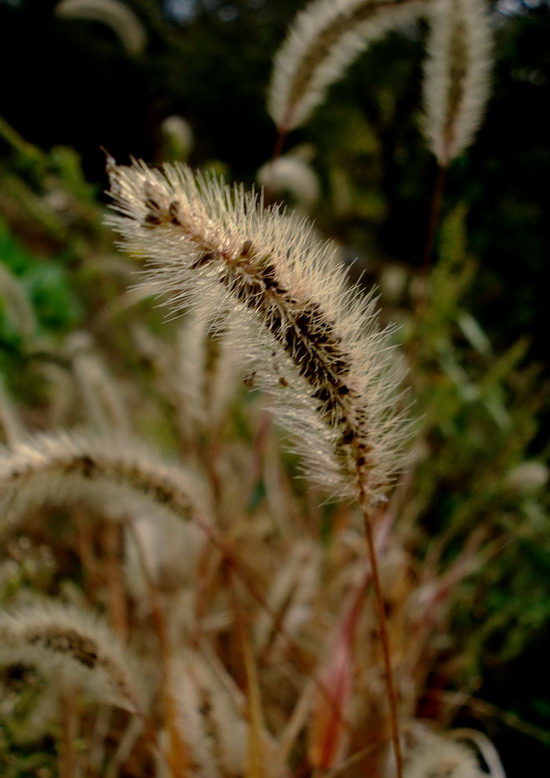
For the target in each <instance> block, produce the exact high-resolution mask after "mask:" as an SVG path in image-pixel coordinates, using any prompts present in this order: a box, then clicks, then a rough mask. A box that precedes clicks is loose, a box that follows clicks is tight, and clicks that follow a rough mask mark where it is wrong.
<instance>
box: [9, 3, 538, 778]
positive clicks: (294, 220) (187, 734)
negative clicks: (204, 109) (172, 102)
mask: <svg viewBox="0 0 550 778" xmlns="http://www.w3.org/2000/svg"><path fill="white" fill-rule="evenodd" d="M61 5H62V6H63V7H64V13H76V12H77V11H78V13H80V12H81V11H82V5H80V6H79V5H78V4H77V3H72V4H71V3H69V2H65V3H62V4H61ZM108 5H109V4H108V3H105V1H104V2H103V3H101V4H99V5H98V8H100V9H101V12H102V14H104V15H105V13H106V9H107V6H108ZM120 5H121V4H120V3H116V4H115V3H113V8H112V9H111V10H112V12H113V14H114V17H113V18H116V19H119V20H120V19H122V18H123V16H122V15H121V13H122V14H123V13H124V12H123V11H121V9H120V8H118V6H120ZM73 6H74V8H73ZM93 6H94V4H93V3H91V2H89V3H88V4H87V8H88V11H87V13H93ZM79 9H80V10H79ZM90 9H92V10H90ZM420 16H422V18H424V19H425V23H427V24H428V26H429V28H430V30H431V33H430V35H431V38H430V42H429V44H428V61H427V64H426V68H425V71H424V76H423V78H424V95H425V98H424V114H425V116H424V127H425V133H426V138H427V141H428V144H429V147H430V149H431V151H432V152H433V153H434V155H435V157H436V159H437V161H438V164H439V167H440V170H441V171H445V170H446V169H447V167H448V166H449V165H450V164H451V163H452V161H453V159H454V158H455V157H457V156H458V155H459V154H461V153H462V152H464V151H465V150H466V149H467V147H468V145H469V144H470V143H471V142H473V139H474V136H475V132H476V130H477V128H478V127H479V125H480V123H481V121H482V117H483V110H484V107H485V104H486V101H487V99H488V96H489V87H488V84H489V73H490V64H491V63H490V48H491V47H490V37H491V33H490V26H491V25H490V19H489V16H488V13H487V11H486V10H485V8H484V6H483V4H482V3H480V2H477V1H476V2H474V0H468V2H465V0H449V1H448V2H447V0H445V2H436V0H432V2H429V0H427V2H414V3H413V2H412V1H411V2H384V3H381V2H375V0H370V2H368V3H367V2H364V1H363V2H358V0H338V1H337V2H331V3H328V2H326V0H316V2H313V3H311V4H310V5H309V6H307V7H306V8H305V9H304V10H303V11H302V12H301V14H300V15H299V16H298V17H297V20H296V22H295V23H294V25H293V27H292V28H291V30H290V31H289V35H288V38H287V41H286V42H285V43H284V44H283V45H282V47H281V50H280V52H279V54H278V55H277V56H276V58H275V65H274V72H273V77H272V82H271V87H270V90H269V106H270V108H269V110H270V112H271V115H272V117H273V118H274V121H275V123H276V125H277V129H278V140H277V142H276V146H275V152H274V156H273V159H272V160H271V161H270V162H268V163H266V165H265V166H264V168H263V173H262V175H263V181H264V184H265V189H266V196H265V199H264V197H263V195H262V194H257V193H254V192H246V191H245V189H244V187H242V186H231V185H227V184H225V183H224V182H223V181H222V180H220V178H219V177H217V176H216V175H215V174H211V173H206V174H202V173H195V172H193V171H192V170H191V169H190V168H189V167H187V166H185V165H183V164H175V165H168V164H167V165H165V166H164V167H162V168H160V169H152V168H148V167H147V166H146V165H145V164H144V163H142V162H134V163H132V165H130V166H119V165H117V164H116V163H115V161H114V160H113V159H112V158H111V157H110V156H108V158H107V172H108V174H109V177H110V187H111V189H110V194H111V197H112V200H113V207H112V212H111V214H110V215H109V216H108V217H107V222H108V223H109V224H110V225H112V226H114V228H115V230H116V231H117V232H118V234H119V235H120V236H121V237H122V245H123V248H124V250H125V251H126V252H127V253H129V254H130V255H131V257H132V259H131V260H127V259H126V258H124V257H123V256H122V255H119V254H115V252H114V250H113V249H112V246H111V243H110V235H109V232H108V231H106V229H105V227H104V226H102V223H101V221H102V218H104V214H103V212H102V209H101V208H100V207H99V206H98V205H97V204H96V200H95V195H94V193H92V192H91V191H90V189H89V187H88V185H87V184H86V182H85V181H84V179H83V177H82V174H81V172H80V169H79V166H78V161H77V160H76V158H75V156H74V155H73V154H72V153H71V152H70V151H69V150H64V149H60V150H55V151H54V152H52V153H51V154H49V155H45V154H43V153H42V152H39V151H38V150H37V149H35V148H34V147H32V146H31V145H30V144H27V143H25V141H24V140H23V139H22V138H20V137H19V136H18V135H17V133H16V132H15V131H14V130H12V129H11V128H10V127H7V126H2V128H1V129H2V133H3V135H4V137H5V139H6V140H7V141H8V142H9V143H10V144H11V145H12V147H13V149H14V150H15V152H16V153H17V154H18V155H19V159H21V160H24V161H25V164H27V165H32V166H34V169H35V170H36V171H37V176H36V178H37V183H35V185H34V190H33V188H32V187H29V188H28V190H27V189H25V185H22V184H21V183H20V182H19V181H18V179H17V178H16V177H15V176H13V178H12V179H10V180H7V182H6V184H5V185H4V190H3V191H4V193H5V194H3V197H4V198H5V201H6V203H7V204H8V206H9V207H8V211H9V213H10V214H11V215H12V216H13V218H14V219H15V220H17V219H19V220H21V222H22V223H23V224H25V223H28V221H29V220H34V223H35V224H39V225H40V229H41V230H42V231H43V232H44V234H55V235H56V238H59V236H60V235H64V234H65V226H66V225H67V224H70V225H71V229H72V232H73V235H74V238H72V240H74V244H73V249H74V254H75V256H77V257H78V261H77V263H76V266H75V267H73V268H72V269H71V273H72V279H73V280H71V281H70V282H68V281H67V277H66V276H65V275H64V274H63V273H60V271H53V270H52V273H53V274H54V275H53V276H52V278H50V279H49V283H47V282H46V281H44V280H43V279H42V281H41V282H40V279H39V283H38V287H37V284H36V281H34V287H33V286H32V278H33V273H35V269H34V265H33V259H32V258H31V257H30V256H29V255H28V254H27V252H26V250H25V249H24V248H23V247H22V246H21V245H20V244H19V243H17V242H16V241H13V239H12V238H11V236H10V235H9V233H8V232H7V231H6V232H5V234H2V235H0V238H1V239H2V240H1V242H0V247H2V249H3V251H4V254H5V256H6V257H8V259H9V260H10V261H9V262H6V269H5V270H3V271H2V274H1V275H0V290H1V294H2V299H3V300H4V304H3V308H2V317H3V318H2V322H1V324H2V327H3V332H4V333H5V339H6V342H7V343H9V346H10V348H9V349H8V350H7V351H6V357H5V359H4V361H3V366H4V369H7V368H10V373H9V374H7V375H6V381H5V385H2V386H0V422H1V427H2V430H3V435H4V445H3V446H2V449H1V450H0V509H1V516H2V532H3V534H4V537H5V540H6V548H7V549H8V556H7V558H6V559H5V560H4V561H3V563H2V567H1V568H0V576H1V577H0V582H1V586H2V589H1V591H2V597H3V600H4V609H3V612H2V613H1V614H0V643H1V645H0V658H1V659H2V663H3V665H4V666H5V667H6V671H5V673H4V676H3V683H4V687H5V690H6V691H5V697H4V703H3V709H4V710H3V712H2V715H3V716H4V720H5V722H6V724H5V730H4V731H5V734H4V735H3V739H1V740H0V763H1V762H2V760H3V761H4V763H5V765H6V770H8V772H7V773H6V775H13V776H18V775H26V774H28V772H29V771H32V770H35V771H38V770H39V771H41V772H40V773H38V772H37V773H36V774H40V775H43V776H46V775H52V776H53V775H59V776H62V778H69V776H88V775H90V776H91V775H105V776H113V778H114V777H115V776H136V778H141V776H151V775H154V776H162V777H163V778H164V776H166V777H167V778H168V777H170V778H176V777H177V778H179V777H180V776H181V777H182V778H187V776H200V778H209V777H210V776H212V778H218V776H219V777H220V778H222V777H223V778H225V776H243V777H244V778H260V776H262V778H263V777H264V776H273V778H284V777H285V776H289V777H290V776H303V775H312V776H315V777H316V778H320V776H326V777H327V778H328V776H350V778H353V776H365V775H366V776H373V778H378V777H380V778H391V777H392V776H398V778H402V777H403V776H405V777H406V778H421V777H423V778H428V777H429V776H435V775H438V776H439V775H441V776H443V775H445V776H450V777H452V778H481V776H483V775H487V774H489V775H491V776H494V777H496V776H498V777H500V776H503V775H504V771H503V768H502V765H501V763H500V760H499V757H498V755H497V752H496V750H495V748H494V747H493V745H492V744H491V741H490V740H489V739H488V738H487V737H486V736H485V734H483V733H482V732H481V731H480V730H474V729H470V728H464V727H462V728H461V729H457V728H456V727H455V728H453V720H454V717H455V716H456V714H457V712H458V711H459V710H461V709H464V708H467V709H468V710H472V711H476V710H483V702H482V701H480V700H477V699H476V697H475V690H476V683H477V680H476V673H477V672H478V669H479V667H480V665H481V663H482V662H481V656H482V653H483V646H484V642H485V641H487V640H488V639H489V637H490V635H491V624H490V619H489V618H487V619H485V620H484V619H483V618H481V619H480V623H479V624H478V625H474V624H472V623H470V624H468V626H467V629H464V634H466V635H467V637H466V638H464V634H461V631H460V630H459V629H458V630H457V616H456V612H457V610H459V605H460V602H461V601H462V602H463V603H466V604H467V605H469V606H471V608H472V609H473V610H474V611H475V612H476V613H477V612H479V613H481V614H483V605H482V604H480V599H479V598H480V597H483V595H484V592H486V590H487V588H488V587H490V586H491V576H493V577H494V578H496V579H498V576H499V575H501V568H500V567H499V565H500V564H501V561H500V560H501V559H502V556H503V554H504V553H505V552H506V549H507V548H508V547H509V545H510V544H511V543H513V542H514V539H515V538H516V537H517V536H518V534H519V535H520V536H521V537H525V538H527V539H531V538H533V537H535V538H536V537H538V536H541V537H542V536H543V532H544V530H543V525H542V522H541V518H542V508H541V502H540V501H539V499H538V496H537V495H538V491H537V490H540V488H541V486H542V485H543V484H544V482H545V480H546V478H547V471H546V470H545V467H544V465H543V464H542V463H541V462H538V461H530V460H526V455H525V451H526V449H527V447H528V446H529V445H530V443H531V441H532V438H533V436H534V434H535V431H536V430H535V427H534V422H533V417H534V414H535V412H536V410H537V406H538V403H539V402H541V399H540V398H539V397H538V396H537V394H536V392H535V391H534V386H535V385H536V376H534V375H533V373H532V371H530V370H526V369H521V368H520V367H519V365H520V362H521V359H522V355H523V353H524V349H525V346H524V344H522V343H519V344H516V345H514V346H513V347H512V348H511V349H510V350H509V352H507V353H506V354H504V355H502V356H500V357H497V356H495V355H494V353H493V351H492V348H491V344H490V342H489V341H488V339H487V337H486V336H485V334H484V332H483V331H482V330H481V328H480V327H479V325H478V324H477V322H476V321H475V319H474V318H473V317H472V316H471V315H470V314H469V313H468V311H467V310H464V309H463V308H462V300H463V298H464V296H465V294H466V292H467V290H468V287H469V285H470V284H471V283H472V280H473V277H474V272H475V268H474V264H473V261H472V260H471V258H470V257H469V255H468V251H467V244H466V241H467V236H466V230H465V217H466V214H465V210H464V209H463V208H462V207H458V208H457V209H455V210H454V211H451V212H450V213H448V214H446V216H445V218H444V219H442V217H441V214H442V208H441V206H442V201H443V198H444V179H443V176H442V174H441V173H440V175H439V178H438V180H437V181H436V182H434V205H433V208H432V216H431V219H430V223H429V224H427V225H426V235H427V238H426V256H425V262H424V269H423V276H422V277H420V278H419V279H416V281H411V285H410V286H411V295H410V299H409V300H408V301H407V305H408V307H414V308H415V310H416V314H415V316H414V317H411V316H405V317H403V312H402V310H400V308H399V307H396V310H395V312H396V313H397V314H398V316H399V318H401V319H403V318H405V321H404V327H403V328H402V329H401V330H397V329H396V328H395V327H394V326H393V325H384V324H381V323H380V319H381V317H382V312H381V311H380V306H379V302H378V300H377V299H376V298H375V297H374V296H373V293H372V291H367V290H365V289H364V288H363V287H362V286H361V285H357V286H355V287H354V286H351V285H350V284H349V282H348V278H347V273H346V269H345V267H344V265H343V264H342V263H341V261H340V258H339V254H338V250H337V248H336V247H335V246H333V245H332V244H330V243H327V242H326V241H325V240H324V239H323V238H321V237H320V236H319V235H318V234H317V232H316V228H315V227H314V226H313V225H312V224H311V223H310V222H308V221H306V220H304V217H303V216H302V215H300V213H299V210H298V211H297V212H296V213H294V212H292V211H290V210H285V209H284V208H282V207H281V206H280V205H277V204H273V201H275V200H276V199H277V197H278V194H279V190H278V184H279V182H281V181H283V188H284V189H285V191H287V192H288V191H290V192H291V193H293V194H294V196H295V199H296V201H297V203H298V206H299V205H300V201H301V197H300V193H301V192H304V191H307V192H309V193H311V192H312V183H311V182H312V181H313V182H315V174H314V171H312V170H311V168H310V167H309V165H308V163H307V160H304V158H303V154H302V153H301V152H300V151H298V152H297V153H292V152H290V153H287V154H283V152H284V146H285V143H287V142H288V133H289V132H290V131H291V130H292V129H293V128H295V127H297V126H298V125H299V124H300V123H303V122H305V121H306V120H307V119H308V117H309V115H310V113H311V112H312V111H313V110H314V108H315V106H316V105H317V104H318V103H319V102H320V101H321V100H322V99H323V98H324V97H325V96H326V90H327V88H328V86H329V85H330V84H331V83H332V82H334V81H335V80H337V79H338V78H340V77H342V76H343V73H344V69H345V67H346V66H347V65H348V64H350V62H351V61H352V59H353V58H354V57H355V56H357V55H358V54H359V53H360V51H362V50H363V49H364V48H366V46H367V45H368V44H369V42H370V41H372V40H374V39H375V38H377V37H378V36H380V35H381V34H382V33H384V32H386V31H387V30H391V29H393V28H394V27H395V26H396V25H399V26H402V25H404V24H405V25H406V24H412V23H414V20H415V19H417V18H418V17H420ZM107 17H108V14H107ZM102 18H105V16H104V17H102ZM177 126H179V125H178V124H177V123H176V127H177ZM186 142H187V141H186ZM184 146H185V144H184V143H183V142H182V144H181V148H183V147H184ZM176 147H177V143H176ZM281 170H282V171H283V173H284V175H283V176H281V175H280V173H281ZM294 174H295V175H294ZM300 176H301V178H300ZM304 182H305V183H304ZM48 188H49V189H48ZM313 189H315V185H313ZM52 193H53V194H52ZM54 195H55V196H54ZM306 200H307V201H308V203H309V202H310V201H311V200H312V198H311V197H308V198H306ZM267 201H269V202H270V203H271V204H268V203H267ZM302 205H303V202H302ZM69 240H71V239H70V238H69ZM434 246H436V248H437V250H436V251H435V252H434ZM433 253H435V254H436V255H437V262H435V264H434V267H433V269H432V270H431V272H430V269H429V263H430V261H431V259H432V254H433ZM142 258H145V260H146V261H145V273H144V272H143V268H142V267H141V265H138V263H136V261H135V260H136V259H142ZM45 265H46V266H47V265H48V263H45ZM56 273H57V275H56ZM381 280H382V291H383V292H384V276H383V277H382V279H381ZM390 280H391V279H390ZM138 282H139V283H138ZM385 282H386V285H387V286H389V285H390V284H389V280H388V277H386V279H385ZM419 282H420V283H419ZM40 283H42V286H40ZM415 283H416V286H415ZM37 288H38V293H37V291H36V290H37ZM153 296H156V297H158V296H161V297H162V298H163V300H164V301H165V302H166V303H167V304H168V305H169V306H170V307H171V308H172V309H173V310H175V311H176V312H177V316H174V317H172V318H171V319H170V320H169V321H168V322H166V321H164V320H163V316H162V314H161V313H160V312H159V310H158V308H157V306H156V304H155V303H154V302H153V303H152V302H151V298H152V297H153ZM402 308H406V306H402ZM52 311H53V312H52ZM56 317H57V318H56ZM465 344H466V345H465ZM405 390H406V391H405ZM411 398H412V399H413V400H414V404H413V409H412V410H411V409H410V407H409V406H410V402H411ZM412 416H416V417H417V420H416V421H415V422H414V424H411V417H412ZM272 422H275V424H273V423H272ZM277 425H280V427H281V429H282V430H283V432H284V434H283V436H282V437H281V435H280V433H279V432H278V427H277ZM295 452H297V454H298V456H296V453H295ZM457 484H458V486H457ZM441 490H443V491H444V492H446V493H447V494H448V495H449V500H448V501H447V503H446V506H447V511H448V515H447V516H445V517H444V518H445V520H444V521H443V522H442V523H441V524H440V525H439V526H429V524H428V522H429V521H433V517H431V515H430V505H431V504H434V503H435V502H436V498H437V496H438V493H439V492H440V491H441ZM512 517H513V518H512ZM519 519H521V523H519V521H518V520H519ZM522 533H523V534H522ZM486 570H489V571H491V572H490V573H489V574H487V575H485V577H484V571H486ZM487 608H488V606H487ZM476 609H477V610H476ZM465 610H467V608H466V609H463V610H462V611H461V614H462V615H461V616H460V618H462V619H465V616H464V612H465ZM509 618H510V619H511V618H513V614H509ZM501 623H504V624H506V623H507V622H506V616H503V617H502V621H501ZM457 679H459V680H457ZM476 706H477V707H476ZM485 710H486V711H487V710H490V711H492V715H494V716H496V717H498V716H500V713H499V711H496V710H493V709H491V708H490V706H489V707H488V708H485ZM503 718H504V720H505V721H506V723H508V724H512V725H513V726H516V727H519V728H520V729H521V728H523V729H524V730H525V731H528V732H529V733H530V734H531V735H533V736H534V737H538V738H539V739H542V740H544V739H545V738H546V737H547V733H545V732H542V731H541V730H538V729H537V728H536V727H533V726H530V725H529V724H526V723H525V722H522V721H519V720H515V719H514V718H513V717H511V718H510V717H508V719H506V715H503ZM9 771H11V772H9ZM25 771H26V772H25Z"/></svg>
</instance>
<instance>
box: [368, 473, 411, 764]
mask: <svg viewBox="0 0 550 778" xmlns="http://www.w3.org/2000/svg"><path fill="white" fill-rule="evenodd" d="M359 489H360V495H361V498H360V499H361V512H362V514H363V526H364V528H365V535H366V538H367V548H368V552H369V561H370V565H371V568H372V582H373V586H374V595H375V600H376V609H377V611H378V634H379V637H380V644H381V646H382V655H383V658H384V672H385V676H386V689H387V692H388V705H389V711H390V728H391V738H392V743H393V752H394V754H395V762H396V767H397V778H402V776H403V755H402V753H401V743H400V740H399V719H398V713H397V695H396V692H395V683H394V677H393V669H392V664H391V651H390V640H389V635H388V630H387V626H386V612H385V609H384V597H383V595H382V586H381V584H380V574H379V571H378V560H377V558H376V548H375V545H374V532H373V526H372V512H371V511H372V509H371V507H370V505H369V503H368V500H367V497H366V495H365V492H364V490H363V488H362V486H361V485H360V486H359Z"/></svg>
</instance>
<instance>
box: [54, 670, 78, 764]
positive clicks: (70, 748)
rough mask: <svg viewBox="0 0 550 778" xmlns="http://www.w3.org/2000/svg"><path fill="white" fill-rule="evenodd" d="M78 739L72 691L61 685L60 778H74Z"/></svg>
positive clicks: (76, 713) (76, 717) (76, 714)
mask: <svg viewBox="0 0 550 778" xmlns="http://www.w3.org/2000/svg"><path fill="white" fill-rule="evenodd" d="M77 737H78V712H77V706H76V701H75V694H74V689H72V688H71V687H69V686H66V685H63V687H62V691H61V749H60V754H59V776H60V778H75V776H76V775H77V774H78V773H77V771H78V762H77V755H76V750H75V742H76V739H77Z"/></svg>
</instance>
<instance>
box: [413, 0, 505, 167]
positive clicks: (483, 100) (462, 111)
mask: <svg viewBox="0 0 550 778" xmlns="http://www.w3.org/2000/svg"><path fill="white" fill-rule="evenodd" d="M430 23H431V30H430V36H429V40H428V59H427V61H426V65H425V70H424V82H423V92H424V112H425V118H424V132H425V135H426V137H427V139H428V143H429V146H430V149H431V151H432V152H433V153H434V154H435V156H436V158H437V161H438V162H439V164H440V166H441V167H443V168H445V167H447V166H448V165H449V163H450V162H451V161H452V160H453V159H454V158H455V157H457V156H458V155H459V154H461V153H462V152H463V151H464V150H465V149H466V148H467V147H468V146H469V145H470V144H471V142H472V140H473V138H474V135H475V133H476V132H477V130H478V129H479V126H480V124H481V122H482V119H483V113H484V110H485V106H486V104H487V101H488V99H489V89H490V72H491V65H492V58H491V25H490V19H489V12H488V9H487V6H486V3H485V0H441V1H440V2H438V3H436V4H434V5H433V7H432V10H431V15H430Z"/></svg>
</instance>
